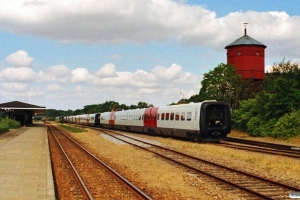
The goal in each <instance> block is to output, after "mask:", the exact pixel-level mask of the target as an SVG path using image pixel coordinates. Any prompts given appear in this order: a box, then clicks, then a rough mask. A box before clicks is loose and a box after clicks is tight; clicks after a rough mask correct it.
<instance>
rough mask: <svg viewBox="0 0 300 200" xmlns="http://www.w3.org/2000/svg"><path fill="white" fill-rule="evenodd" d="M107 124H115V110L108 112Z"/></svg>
mask: <svg viewBox="0 0 300 200" xmlns="http://www.w3.org/2000/svg"><path fill="white" fill-rule="evenodd" d="M109 124H115V112H114V111H113V112H110V113H109Z"/></svg>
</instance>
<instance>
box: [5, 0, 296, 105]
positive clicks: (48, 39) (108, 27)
mask: <svg viewBox="0 0 300 200" xmlns="http://www.w3.org/2000/svg"><path fill="white" fill-rule="evenodd" d="M298 8H299V1H298V0H289V1H282V0H280V1H279V0H252V1H244V0H226V1H225V0H203V1H202V0H173V1H171V0H102V1H99V0H76V1H71V0H1V1H0V91H1V95H0V103H6V102H10V101H21V102H24V103H30V104H34V105H38V106H46V108H47V109H57V110H68V109H71V110H75V109H82V108H83V107H84V106H86V105H92V104H101V103H104V102H105V101H117V102H119V103H120V104H126V105H132V104H134V105H136V104H137V103H138V102H140V101H142V102H146V103H149V104H153V105H154V106H165V105H168V104H170V103H173V102H178V101H179V100H180V99H181V98H190V96H191V95H195V94H198V93H199V91H200V88H201V81H202V77H203V74H205V73H208V72H209V71H211V70H213V69H214V68H215V67H217V66H218V65H219V64H221V63H226V62H227V60H226V49H225V46H227V45H228V44H230V43H231V42H233V41H234V40H236V39H238V38H240V37H242V36H243V35H244V23H248V25H247V35H249V36H250V37H252V38H254V39H255V40H257V41H259V42H261V43H262V44H264V45H266V46H267V48H266V49H265V70H266V71H267V70H268V69H269V68H270V66H272V65H273V64H274V63H279V62H281V61H282V60H283V59H284V60H285V61H289V60H290V61H292V62H299V61H300V54H299V52H300V34H299V33H298V30H300V10H299V9H298Z"/></svg>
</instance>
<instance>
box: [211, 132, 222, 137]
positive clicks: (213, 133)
mask: <svg viewBox="0 0 300 200" xmlns="http://www.w3.org/2000/svg"><path fill="white" fill-rule="evenodd" d="M220 134H221V133H220V132H217V131H215V132H212V135H213V136H219V135H220Z"/></svg>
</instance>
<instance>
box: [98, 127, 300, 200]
mask: <svg viewBox="0 0 300 200" xmlns="http://www.w3.org/2000/svg"><path fill="white" fill-rule="evenodd" d="M102 131H104V132H113V131H108V130H106V129H104V130H102ZM106 134H108V135H110V136H111V137H113V138H115V139H118V140H120V141H123V142H125V143H129V144H131V145H133V146H136V147H138V148H141V149H143V150H146V151H150V152H152V153H154V154H156V155H159V156H161V157H164V158H166V159H168V160H170V161H173V162H176V163H178V164H179V165H182V166H184V167H187V168H189V169H192V170H195V171H197V172H199V173H202V174H205V175H207V176H209V177H212V178H214V179H216V180H219V181H220V182H223V183H226V184H228V185H231V186H233V187H235V188H238V189H240V190H243V191H245V192H247V193H249V194H252V195H255V196H257V197H259V198H262V199H273V198H272V197H269V196H266V195H264V194H261V193H259V192H256V191H254V190H251V189H248V188H246V187H243V186H240V185H238V184H235V183H232V182H230V181H227V180H224V179H222V178H219V177H217V176H215V175H212V174H209V173H207V172H204V171H201V170H199V169H196V168H194V167H191V166H189V165H186V164H185V163H182V162H178V161H176V160H173V159H171V158H169V157H166V156H164V155H161V154H159V153H157V152H155V151H151V150H149V149H148V148H146V147H143V146H139V145H137V144H134V143H131V142H128V141H126V140H123V139H121V138H119V137H116V136H114V135H112V134H110V133H106ZM114 134H118V133H115V132H114ZM118 135H121V136H122V137H126V138H129V139H131V140H135V141H138V142H141V143H144V144H147V145H150V146H154V147H157V148H161V149H163V150H167V151H170V152H173V153H177V154H180V155H182V156H186V157H189V158H192V159H195V160H197V161H200V162H204V163H206V164H210V165H212V166H215V167H219V168H223V169H225V170H229V171H231V172H234V173H239V174H242V175H244V176H248V177H251V178H253V179H256V180H260V181H263V182H267V183H270V184H273V185H276V186H280V187H282V188H284V189H287V190H291V191H300V188H297V187H294V186H290V185H286V184H284V183H280V182H277V181H273V180H270V179H266V178H263V177H259V176H256V175H254V174H250V173H247V172H243V171H240V170H236V169H232V168H229V167H226V166H222V165H219V164H216V163H213V162H210V161H207V160H203V159H200V158H197V157H194V156H191V155H188V154H184V153H181V152H178V151H175V150H172V149H168V148H165V147H161V146H159V145H155V144H152V143H148V142H145V141H142V140H138V139H136V138H131V137H128V136H125V135H123V134H118Z"/></svg>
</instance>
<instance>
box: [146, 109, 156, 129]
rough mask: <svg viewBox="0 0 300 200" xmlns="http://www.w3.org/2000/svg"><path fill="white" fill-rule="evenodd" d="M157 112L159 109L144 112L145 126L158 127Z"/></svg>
mask: <svg viewBox="0 0 300 200" xmlns="http://www.w3.org/2000/svg"><path fill="white" fill-rule="evenodd" d="M157 112H158V107H152V108H146V109H145V112H144V126H145V127H151V128H156V127H157Z"/></svg>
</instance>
